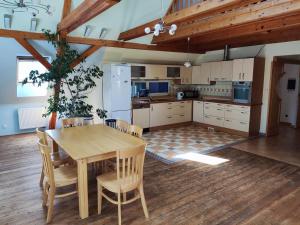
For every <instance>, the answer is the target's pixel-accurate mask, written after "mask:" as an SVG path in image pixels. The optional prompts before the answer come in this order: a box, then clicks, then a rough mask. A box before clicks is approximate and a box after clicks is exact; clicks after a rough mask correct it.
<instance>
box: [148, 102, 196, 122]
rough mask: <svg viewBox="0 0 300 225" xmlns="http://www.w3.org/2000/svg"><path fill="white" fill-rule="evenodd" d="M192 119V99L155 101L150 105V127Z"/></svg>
mask: <svg viewBox="0 0 300 225" xmlns="http://www.w3.org/2000/svg"><path fill="white" fill-rule="evenodd" d="M189 121H192V101H180V102H167V103H155V104H151V106H150V127H159V126H164V125H170V124H176V123H183V122H189Z"/></svg>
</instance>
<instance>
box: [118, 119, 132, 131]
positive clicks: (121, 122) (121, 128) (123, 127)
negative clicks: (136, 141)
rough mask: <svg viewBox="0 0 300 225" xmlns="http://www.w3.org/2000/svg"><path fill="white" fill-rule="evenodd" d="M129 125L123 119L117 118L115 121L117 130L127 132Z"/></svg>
mask: <svg viewBox="0 0 300 225" xmlns="http://www.w3.org/2000/svg"><path fill="white" fill-rule="evenodd" d="M129 127H130V125H129V123H127V122H126V121H124V120H117V122H116V128H117V129H118V130H119V131H122V132H124V133H128V132H129Z"/></svg>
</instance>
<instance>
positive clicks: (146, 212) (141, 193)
mask: <svg viewBox="0 0 300 225" xmlns="http://www.w3.org/2000/svg"><path fill="white" fill-rule="evenodd" d="M139 191H140V195H141V202H142V206H143V210H144V214H145V217H146V218H147V219H148V218H149V214H148V209H147V205H146V199H145V194H144V187H143V185H142V184H141V185H140V187H139Z"/></svg>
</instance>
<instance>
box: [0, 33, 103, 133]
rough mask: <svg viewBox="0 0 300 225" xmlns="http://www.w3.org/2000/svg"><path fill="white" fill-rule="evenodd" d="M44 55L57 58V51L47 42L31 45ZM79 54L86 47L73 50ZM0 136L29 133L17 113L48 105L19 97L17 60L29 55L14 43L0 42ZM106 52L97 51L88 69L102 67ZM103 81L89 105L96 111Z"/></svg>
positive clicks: (92, 92) (99, 83) (2, 40)
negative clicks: (23, 108) (20, 109)
mask: <svg viewBox="0 0 300 225" xmlns="http://www.w3.org/2000/svg"><path fill="white" fill-rule="evenodd" d="M31 44H32V45H33V46H34V47H35V48H36V49H37V50H38V51H39V52H40V53H41V54H42V55H44V56H51V57H52V58H54V57H55V52H56V50H55V49H54V48H53V47H52V46H51V45H49V44H48V43H47V42H46V41H38V42H32V43H31ZM73 47H75V48H77V49H78V50H79V51H80V52H81V51H83V50H84V49H85V48H86V46H78V45H75V46H73ZM0 52H1V54H0V81H1V82H0V136H1V135H10V134H16V133H23V132H28V131H31V130H20V129H19V124H18V114H17V110H18V109H19V108H22V107H40V106H46V105H47V97H25V98H18V97H17V71H16V68H17V67H16V63H17V62H16V57H17V56H28V55H30V54H29V53H28V52H27V51H26V50H25V49H24V48H23V47H22V46H20V45H19V44H18V43H17V42H16V41H15V40H14V39H10V38H0ZM103 53H104V49H100V50H98V51H97V52H96V53H94V54H93V55H92V56H91V57H89V58H88V59H87V62H86V64H85V65H86V66H88V65H98V66H101V62H102V58H103ZM101 86H102V85H101V80H98V81H97V87H96V88H95V89H93V90H92V91H91V92H90V93H89V95H88V96H89V98H88V102H89V103H90V104H92V105H93V106H94V109H97V108H101V105H102V101H101V99H102V98H101ZM95 118H96V122H97V117H96V116H95Z"/></svg>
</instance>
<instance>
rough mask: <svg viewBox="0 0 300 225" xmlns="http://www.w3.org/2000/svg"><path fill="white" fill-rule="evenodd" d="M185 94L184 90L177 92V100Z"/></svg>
mask: <svg viewBox="0 0 300 225" xmlns="http://www.w3.org/2000/svg"><path fill="white" fill-rule="evenodd" d="M183 96H184V93H183V92H182V91H180V92H177V94H176V97H177V100H182V99H183Z"/></svg>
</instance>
